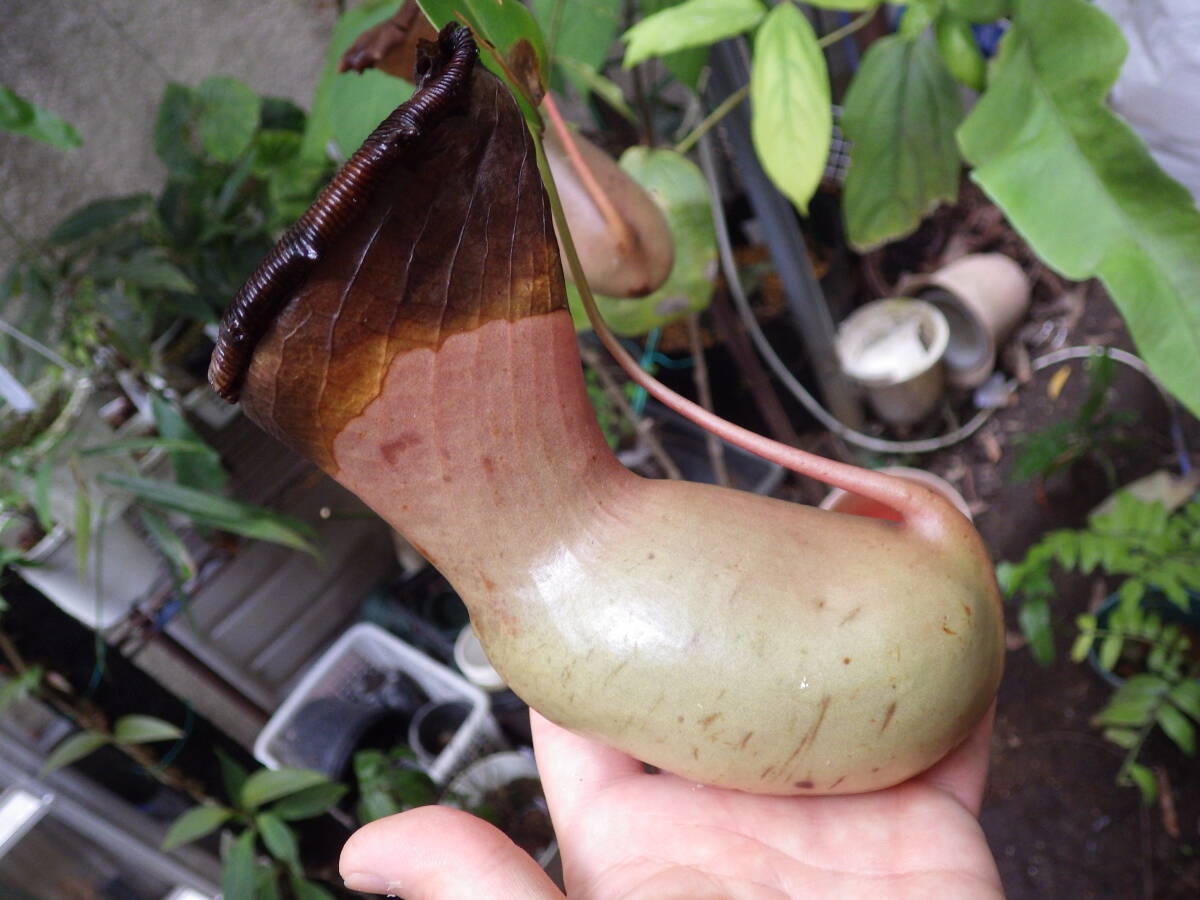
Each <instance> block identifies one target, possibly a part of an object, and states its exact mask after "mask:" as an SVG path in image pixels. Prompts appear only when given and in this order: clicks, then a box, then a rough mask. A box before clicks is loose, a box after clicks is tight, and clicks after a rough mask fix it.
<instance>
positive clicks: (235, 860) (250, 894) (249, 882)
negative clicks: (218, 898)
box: [221, 829, 258, 900]
mask: <svg viewBox="0 0 1200 900" xmlns="http://www.w3.org/2000/svg"><path fill="white" fill-rule="evenodd" d="M254 839H255V833H254V831H253V829H247V830H246V831H244V832H242V834H241V835H240V836H239V837H238V839H237V840H236V841H234V842H233V845H232V846H231V847H230V848H229V852H228V853H227V854H226V856H225V860H224V863H223V865H222V867H221V892H222V896H223V900H258V898H257V897H256V896H255V894H256V893H257V891H255V868H256V866H255V862H254Z"/></svg>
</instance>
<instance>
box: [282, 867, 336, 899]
mask: <svg viewBox="0 0 1200 900" xmlns="http://www.w3.org/2000/svg"><path fill="white" fill-rule="evenodd" d="M288 882H289V884H290V885H291V888H292V893H293V894H295V895H296V900H333V894H331V893H329V891H327V890H325V888H323V887H321V886H320V885H318V884H313V883H312V882H311V881H309V880H308V879H307V878H305V877H304V876H302V875H300V874H299V873H297V872H289V873H288Z"/></svg>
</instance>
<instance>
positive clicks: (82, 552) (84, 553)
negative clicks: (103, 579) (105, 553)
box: [71, 487, 92, 583]
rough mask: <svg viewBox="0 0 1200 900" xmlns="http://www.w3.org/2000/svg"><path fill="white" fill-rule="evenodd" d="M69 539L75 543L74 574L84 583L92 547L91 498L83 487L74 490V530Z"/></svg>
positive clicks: (86, 578)
mask: <svg viewBox="0 0 1200 900" xmlns="http://www.w3.org/2000/svg"><path fill="white" fill-rule="evenodd" d="M71 537H72V538H73V539H74V541H75V572H76V574H78V575H79V580H80V581H81V582H84V583H86V582H87V580H88V577H87V573H88V555H89V551H90V550H91V546H92V498H91V496H90V495H89V494H88V492H87V488H84V487H79V488H76V490H75V528H74V530H73V532H72V534H71Z"/></svg>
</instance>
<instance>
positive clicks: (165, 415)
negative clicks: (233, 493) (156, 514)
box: [150, 393, 228, 493]
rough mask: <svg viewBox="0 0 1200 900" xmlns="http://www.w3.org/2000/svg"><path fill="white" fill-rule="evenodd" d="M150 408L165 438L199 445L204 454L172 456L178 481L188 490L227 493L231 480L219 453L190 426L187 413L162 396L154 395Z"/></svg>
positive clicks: (156, 426) (181, 453)
mask: <svg viewBox="0 0 1200 900" xmlns="http://www.w3.org/2000/svg"><path fill="white" fill-rule="evenodd" d="M150 407H151V411H152V413H153V415H154V427H155V428H156V429H158V433H159V434H160V435H162V436H163V437H164V438H166V439H168V440H173V441H189V442H191V443H192V444H194V445H199V446H200V447H201V448H202V452H199V453H197V452H195V451H191V452H178V451H172V452H171V467H172V468H173V469H174V470H175V480H176V481H178V482H179V483H180V484H181V485H183V486H184V487H189V488H195V489H196V490H198V491H207V492H209V493H219V492H221V491H223V490H224V489H225V485H226V482H227V481H228V479H227V478H226V476H225V469H224V468H223V467H222V466H221V457H220V456H219V455H218V454H217V451H215V450H213V449H212V448H211V447H209V446H208V445H207V444H205V443H204V438H202V437H201V436H200V434H199V433H198V432H197V431H196V430H195V429H194V428H192V426H191V425H189V424H188V422H187V420H186V419H185V418H184V417H183V413H181V412H180V411H179V409H177V408H176V406H175V405H174V404H173V403H170V402H169V401H167V400H166V399H165V398H164V397H162V396H161V395H160V394H157V393H155V394H151V395H150Z"/></svg>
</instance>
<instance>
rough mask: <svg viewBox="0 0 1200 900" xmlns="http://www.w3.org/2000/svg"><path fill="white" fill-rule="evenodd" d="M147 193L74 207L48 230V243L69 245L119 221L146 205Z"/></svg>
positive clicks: (149, 198)
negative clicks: (53, 227)
mask: <svg viewBox="0 0 1200 900" xmlns="http://www.w3.org/2000/svg"><path fill="white" fill-rule="evenodd" d="M151 202H152V198H151V197H150V195H149V194H131V195H129V196H128V197H109V198H107V199H104V200H97V201H95V202H94V203H89V204H87V205H86V206H83V207H81V208H80V209H77V210H76V211H75V212H73V213H71V215H69V216H67V217H66V218H65V219H63V220H62V221H61V222H60V223H59V224H58V225H57V227H55V229H54V230H53V231H52V232H50V238H49V241H50V243H52V244H58V245H62V244H70V243H74V242H75V241H81V240H83V239H84V238H89V237H91V236H92V235H94V234H97V233H98V232H101V231H104V230H105V229H107V228H111V227H112V226H114V225H116V224H117V223H118V222H123V221H125V220H126V219H128V218H129V217H130V216H132V215H133V214H134V213H136V212H141V211H142V210H144V209H148V208H149V207H150V203H151Z"/></svg>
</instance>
